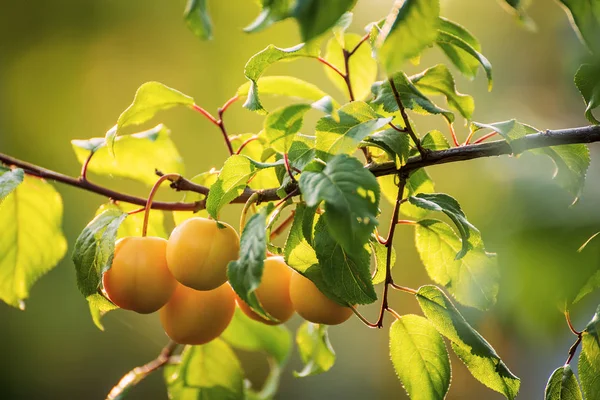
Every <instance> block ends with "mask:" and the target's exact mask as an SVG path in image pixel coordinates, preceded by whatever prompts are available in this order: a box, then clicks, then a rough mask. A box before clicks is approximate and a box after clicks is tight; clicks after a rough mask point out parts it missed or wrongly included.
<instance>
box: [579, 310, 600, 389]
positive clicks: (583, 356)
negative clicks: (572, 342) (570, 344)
mask: <svg viewBox="0 0 600 400" xmlns="http://www.w3.org/2000/svg"><path fill="white" fill-rule="evenodd" d="M578 366H579V379H580V380H581V387H582V388H583V393H584V394H585V398H586V399H594V398H596V397H597V395H598V393H600V306H598V309H597V310H596V313H595V314H594V317H593V318H592V320H591V321H590V322H589V323H588V325H587V327H586V328H585V330H584V331H583V334H582V341H581V353H580V355H579V365H578Z"/></svg>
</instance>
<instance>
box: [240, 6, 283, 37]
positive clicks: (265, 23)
mask: <svg viewBox="0 0 600 400" xmlns="http://www.w3.org/2000/svg"><path fill="white" fill-rule="evenodd" d="M258 3H259V4H260V6H261V12H260V14H258V17H256V18H255V19H254V21H252V22H251V23H250V25H248V26H247V27H245V28H244V32H247V33H255V32H260V31H262V30H263V29H266V28H268V27H269V26H271V25H273V24H274V23H276V22H279V21H283V20H284V19H286V18H288V17H289V12H290V6H291V3H292V0H258Z"/></svg>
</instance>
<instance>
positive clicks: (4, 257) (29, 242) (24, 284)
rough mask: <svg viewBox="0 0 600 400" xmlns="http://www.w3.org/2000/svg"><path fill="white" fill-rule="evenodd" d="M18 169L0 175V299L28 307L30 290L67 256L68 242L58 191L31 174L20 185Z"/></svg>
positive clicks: (15, 305) (10, 303) (13, 304)
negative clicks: (63, 230) (26, 302)
mask: <svg viewBox="0 0 600 400" xmlns="http://www.w3.org/2000/svg"><path fill="white" fill-rule="evenodd" d="M18 171H19V170H13V171H10V172H4V173H3V174H2V175H0V180H1V182H2V186H1V189H0V191H1V192H2V196H3V197H4V198H3V199H1V200H0V227H2V229H0V300H2V301H4V302H5V303H7V304H9V305H11V306H14V307H19V308H20V309H24V308H25V303H24V300H25V299H26V298H27V297H29V290H30V289H31V287H32V286H33V284H34V283H35V282H36V281H37V280H38V279H39V278H41V277H42V275H44V274H45V273H46V272H48V271H50V270H51V269H52V268H54V266H56V264H57V263H58V262H59V261H60V260H61V259H62V258H63V256H64V255H65V252H66V250H67V242H66V240H65V238H64V236H63V234H62V231H61V221H62V213H63V204H62V199H61V197H60V195H59V194H58V192H57V191H56V190H55V189H54V187H53V186H52V185H50V184H49V183H48V182H46V181H44V180H42V179H39V178H34V177H30V176H25V177H23V180H22V182H21V183H20V184H18V186H16V185H17V183H18V181H19V180H20V179H21V177H20V175H21V173H22V171H21V172H18ZM7 175H8V176H7ZM11 188H12V189H11ZM8 190H10V193H7V191H8Z"/></svg>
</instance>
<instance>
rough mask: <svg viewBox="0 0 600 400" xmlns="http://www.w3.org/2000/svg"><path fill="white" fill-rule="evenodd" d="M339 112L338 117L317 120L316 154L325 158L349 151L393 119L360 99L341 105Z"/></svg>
mask: <svg viewBox="0 0 600 400" xmlns="http://www.w3.org/2000/svg"><path fill="white" fill-rule="evenodd" d="M338 114H339V119H337V118H335V117H333V116H327V117H323V118H321V119H320V120H319V121H317V125H316V128H315V129H316V132H317V151H318V153H317V154H318V155H319V157H321V158H322V159H324V160H328V159H329V158H331V157H332V156H335V155H336V154H352V153H353V152H354V151H356V147H357V146H358V144H359V143H360V141H361V140H363V139H364V138H365V137H367V136H368V135H369V134H370V133H371V132H373V131H375V130H377V129H381V128H382V127H383V126H385V125H386V124H387V123H388V122H390V121H391V120H392V119H391V118H381V117H380V116H379V115H378V114H377V113H376V112H375V111H374V110H373V109H372V108H371V107H370V106H369V105H368V104H367V103H365V102H362V101H353V102H351V103H348V104H346V105H344V106H343V107H342V108H340V109H339V110H338Z"/></svg>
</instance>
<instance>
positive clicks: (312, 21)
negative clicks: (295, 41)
mask: <svg viewBox="0 0 600 400" xmlns="http://www.w3.org/2000/svg"><path fill="white" fill-rule="evenodd" d="M354 4H356V0H328V1H326V2H323V1H321V0H297V1H296V4H295V6H294V7H293V9H292V11H291V16H293V17H294V18H296V20H297V21H298V25H299V26H300V34H301V35H302V41H303V42H309V41H310V40H312V39H314V38H316V37H317V36H319V35H321V34H322V33H325V32H326V31H328V30H329V29H330V28H332V27H333V26H334V25H335V24H336V23H337V22H338V20H339V19H340V18H342V17H343V16H344V13H346V11H349V10H351V9H352V7H354Z"/></svg>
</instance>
